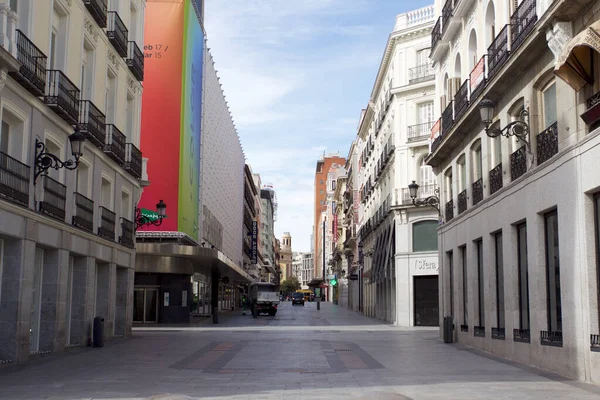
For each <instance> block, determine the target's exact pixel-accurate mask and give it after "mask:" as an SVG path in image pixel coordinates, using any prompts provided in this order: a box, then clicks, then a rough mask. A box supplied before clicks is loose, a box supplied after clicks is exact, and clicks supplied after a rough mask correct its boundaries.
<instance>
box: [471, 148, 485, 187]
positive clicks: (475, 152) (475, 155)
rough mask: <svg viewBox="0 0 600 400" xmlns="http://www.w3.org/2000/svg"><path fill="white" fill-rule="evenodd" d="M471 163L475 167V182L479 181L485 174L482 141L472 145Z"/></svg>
mask: <svg viewBox="0 0 600 400" xmlns="http://www.w3.org/2000/svg"><path fill="white" fill-rule="evenodd" d="M471 151H472V154H471V157H472V159H471V163H472V168H473V182H477V181H478V180H479V179H481V177H482V176H483V175H482V173H483V171H482V164H483V160H482V156H481V141H478V142H477V143H475V144H474V145H473V147H472V150H471Z"/></svg>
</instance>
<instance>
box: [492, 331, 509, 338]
mask: <svg viewBox="0 0 600 400" xmlns="http://www.w3.org/2000/svg"><path fill="white" fill-rule="evenodd" d="M505 338H506V333H505V329H504V328H492V339H500V340H504V339H505Z"/></svg>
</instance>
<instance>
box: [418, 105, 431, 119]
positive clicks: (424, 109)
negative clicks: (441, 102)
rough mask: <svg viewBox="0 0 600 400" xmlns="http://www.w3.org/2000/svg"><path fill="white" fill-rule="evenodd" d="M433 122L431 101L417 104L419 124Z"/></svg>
mask: <svg viewBox="0 0 600 400" xmlns="http://www.w3.org/2000/svg"><path fill="white" fill-rule="evenodd" d="M432 121H433V101H430V102H427V103H421V104H419V122H418V123H419V124H426V123H428V122H432Z"/></svg>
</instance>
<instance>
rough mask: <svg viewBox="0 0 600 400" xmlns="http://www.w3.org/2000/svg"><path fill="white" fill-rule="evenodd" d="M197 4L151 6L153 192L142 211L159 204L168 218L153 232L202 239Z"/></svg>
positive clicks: (148, 64) (146, 107) (148, 123)
mask: <svg viewBox="0 0 600 400" xmlns="http://www.w3.org/2000/svg"><path fill="white" fill-rule="evenodd" d="M200 12H201V10H200V9H198V7H197V6H196V5H195V3H192V0H148V1H147V3H146V12H145V27H144V31H145V34H144V60H145V65H144V93H143V96H142V133H141V150H142V154H143V155H144V157H148V166H147V170H148V179H149V180H150V186H148V187H146V188H145V189H144V194H143V196H142V199H141V200H140V203H139V207H144V208H148V209H153V208H154V207H155V206H154V205H155V204H156V203H157V201H158V200H160V199H162V200H163V201H164V202H165V203H166V204H167V215H168V216H169V217H168V218H165V219H164V220H163V222H162V225H161V226H159V227H155V226H150V227H144V228H140V229H143V230H148V231H150V230H154V231H178V232H183V233H185V234H187V235H189V236H190V237H192V238H193V239H195V240H198V239H199V227H198V216H199V196H200V193H199V192H200V140H201V120H202V72H203V68H204V31H203V30H202V27H201V25H200V15H199V13H200Z"/></svg>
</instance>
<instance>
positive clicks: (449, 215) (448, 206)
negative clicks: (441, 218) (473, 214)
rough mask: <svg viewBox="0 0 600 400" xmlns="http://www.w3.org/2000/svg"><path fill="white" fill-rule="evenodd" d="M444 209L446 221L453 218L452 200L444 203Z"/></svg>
mask: <svg viewBox="0 0 600 400" xmlns="http://www.w3.org/2000/svg"><path fill="white" fill-rule="evenodd" d="M445 211H446V222H450V221H452V219H453V218H454V200H450V201H449V202H447V203H446V207H445Z"/></svg>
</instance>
